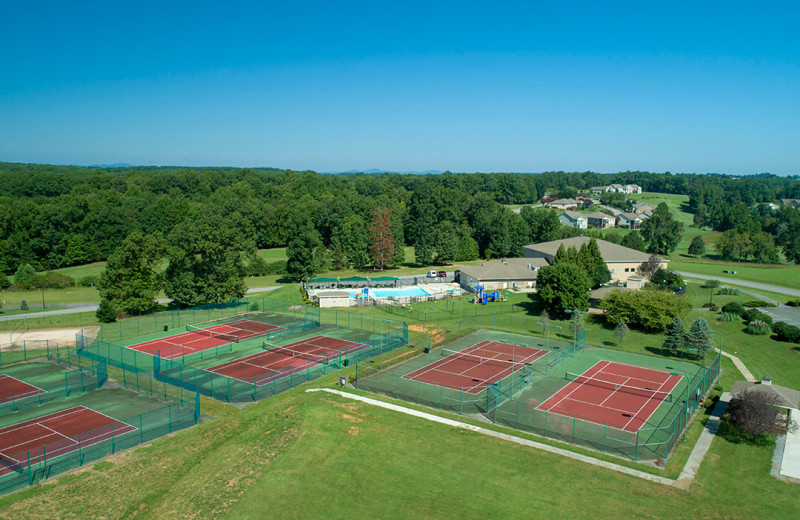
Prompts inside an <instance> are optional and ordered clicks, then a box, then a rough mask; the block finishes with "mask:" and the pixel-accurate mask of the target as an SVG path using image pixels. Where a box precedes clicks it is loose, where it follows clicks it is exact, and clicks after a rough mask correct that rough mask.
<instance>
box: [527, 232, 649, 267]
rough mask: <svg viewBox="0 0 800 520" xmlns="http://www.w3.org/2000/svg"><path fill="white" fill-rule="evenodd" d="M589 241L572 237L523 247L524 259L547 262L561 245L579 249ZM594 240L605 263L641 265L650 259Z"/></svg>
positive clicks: (626, 249) (639, 253)
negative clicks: (537, 258)
mask: <svg viewBox="0 0 800 520" xmlns="http://www.w3.org/2000/svg"><path fill="white" fill-rule="evenodd" d="M590 240H592V239H591V238H590V237H573V238H565V239H563V240H553V241H551V242H542V243H540V244H531V245H529V246H525V247H524V251H525V257H526V258H534V257H540V258H545V259H546V260H547V261H548V262H549V261H550V260H552V259H553V258H554V257H555V256H556V252H557V251H558V248H559V247H560V246H561V245H563V246H564V249H569V248H570V247H575V248H576V249H580V247H581V246H582V245H583V244H586V243H588V242H589V241H590ZM595 240H596V241H597V248H598V249H600V254H601V255H602V256H603V260H605V261H606V262H626V263H634V262H636V263H642V262H644V261H645V260H647V259H648V258H650V255H649V254H647V253H643V252H641V251H637V250H636V249H631V248H630V247H625V246H620V245H617V244H614V243H613V242H608V241H606V240H601V239H599V238H597V239H595Z"/></svg>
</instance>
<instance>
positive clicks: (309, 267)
mask: <svg viewBox="0 0 800 520" xmlns="http://www.w3.org/2000/svg"><path fill="white" fill-rule="evenodd" d="M319 243H320V240H319V234H318V233H317V231H316V230H315V229H314V228H313V227H311V225H310V223H309V225H306V226H303V227H302V228H301V229H300V230H298V232H297V233H296V234H295V236H294V237H293V238H292V239H291V240H290V241H289V245H288V246H287V247H286V256H287V257H288V260H287V263H286V273H287V274H288V275H289V279H291V280H292V281H295V282H300V281H302V280H308V279H309V278H311V277H312V276H314V273H316V265H315V264H314V249H315V248H316V247H317V246H318V245H319Z"/></svg>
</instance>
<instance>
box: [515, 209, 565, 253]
mask: <svg viewBox="0 0 800 520" xmlns="http://www.w3.org/2000/svg"><path fill="white" fill-rule="evenodd" d="M520 216H521V217H522V218H523V219H524V220H525V222H526V223H527V224H528V232H529V237H530V241H531V242H532V243H535V244H536V243H539V242H549V241H551V240H558V239H559V238H560V237H561V222H559V221H558V212H557V211H556V210H553V209H534V208H531V207H530V206H526V207H524V208H522V209H521V210H520Z"/></svg>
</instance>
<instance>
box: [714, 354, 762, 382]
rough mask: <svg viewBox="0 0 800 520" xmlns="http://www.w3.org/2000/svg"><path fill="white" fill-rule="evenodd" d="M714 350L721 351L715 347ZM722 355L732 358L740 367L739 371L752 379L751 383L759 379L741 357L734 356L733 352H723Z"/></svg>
mask: <svg viewBox="0 0 800 520" xmlns="http://www.w3.org/2000/svg"><path fill="white" fill-rule="evenodd" d="M714 350H716V351H717V352H719V349H714ZM722 355H723V356H725V357H726V358H730V360H731V361H733V364H734V365H736V368H738V369H739V372H741V373H742V375H743V376H744V378H745V379H746V380H748V381H750V382H751V383H755V382H756V381H757V379H756V378H755V377H753V374H751V373H750V371H749V370H747V367H746V366H745V365H744V363H742V360H741V359H739V358H738V357H736V356H734V355H733V354H729V353H728V352H723V353H722Z"/></svg>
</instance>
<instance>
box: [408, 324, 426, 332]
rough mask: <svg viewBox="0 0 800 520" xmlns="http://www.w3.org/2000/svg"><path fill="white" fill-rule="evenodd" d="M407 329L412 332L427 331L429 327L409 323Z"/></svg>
mask: <svg viewBox="0 0 800 520" xmlns="http://www.w3.org/2000/svg"><path fill="white" fill-rule="evenodd" d="M408 330H410V331H413V332H427V331H428V330H429V329H427V328H425V327H423V326H422V325H409V326H408Z"/></svg>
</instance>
